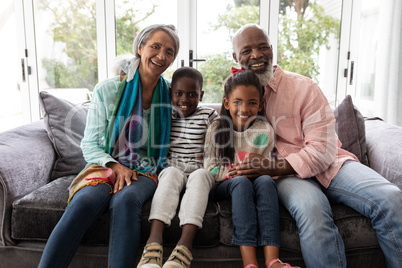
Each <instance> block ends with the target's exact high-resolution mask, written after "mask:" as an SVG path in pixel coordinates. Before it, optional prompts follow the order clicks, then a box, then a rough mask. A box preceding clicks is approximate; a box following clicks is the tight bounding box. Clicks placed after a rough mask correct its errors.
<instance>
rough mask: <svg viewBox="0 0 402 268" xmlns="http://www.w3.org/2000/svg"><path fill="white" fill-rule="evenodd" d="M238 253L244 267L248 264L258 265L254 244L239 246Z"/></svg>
mask: <svg viewBox="0 0 402 268" xmlns="http://www.w3.org/2000/svg"><path fill="white" fill-rule="evenodd" d="M240 254H241V258H242V260H243V266H244V267H246V266H247V265H249V264H254V265H255V266H257V267H258V261H257V252H256V248H255V247H254V246H240Z"/></svg>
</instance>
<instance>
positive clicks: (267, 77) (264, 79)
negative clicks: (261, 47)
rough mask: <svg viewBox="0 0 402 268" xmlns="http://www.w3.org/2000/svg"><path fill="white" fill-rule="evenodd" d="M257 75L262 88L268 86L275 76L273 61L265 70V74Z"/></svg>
mask: <svg viewBox="0 0 402 268" xmlns="http://www.w3.org/2000/svg"><path fill="white" fill-rule="evenodd" d="M255 74H256V75H257V77H258V79H259V80H260V84H261V85H262V86H264V87H265V86H266V85H268V83H269V81H271V79H272V76H274V72H273V64H272V61H269V62H268V65H267V69H266V70H265V72H263V73H261V74H258V73H255Z"/></svg>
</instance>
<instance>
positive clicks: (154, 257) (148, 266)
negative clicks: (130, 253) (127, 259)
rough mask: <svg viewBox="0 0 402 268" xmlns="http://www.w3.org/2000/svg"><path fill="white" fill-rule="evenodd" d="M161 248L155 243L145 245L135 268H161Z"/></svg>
mask: <svg viewBox="0 0 402 268" xmlns="http://www.w3.org/2000/svg"><path fill="white" fill-rule="evenodd" d="M162 258H163V247H162V246H161V245H160V244H159V243H156V242H152V243H149V244H147V245H146V246H145V247H144V251H143V253H142V256H141V260H140V262H139V263H138V265H137V268H161V267H162V261H163V260H162Z"/></svg>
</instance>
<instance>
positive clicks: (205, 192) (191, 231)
mask: <svg viewBox="0 0 402 268" xmlns="http://www.w3.org/2000/svg"><path fill="white" fill-rule="evenodd" d="M213 185H214V178H213V176H212V175H211V174H210V172H208V171H207V170H205V169H198V170H196V171H194V172H192V173H191V174H190V175H189V176H188V181H187V184H186V191H185V192H184V195H183V198H182V200H181V205H180V211H179V218H180V226H182V228H183V229H182V234H181V237H180V240H179V242H178V243H177V244H178V245H184V246H186V247H187V248H188V249H189V250H190V251H191V249H192V245H193V240H194V238H195V235H196V232H197V230H198V229H199V228H202V221H203V218H204V214H205V210H206V208H207V204H208V196H209V192H210V190H211V188H212V186H213Z"/></svg>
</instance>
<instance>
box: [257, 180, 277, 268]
mask: <svg viewBox="0 0 402 268" xmlns="http://www.w3.org/2000/svg"><path fill="white" fill-rule="evenodd" d="M254 192H255V195H256V207H257V218H258V227H259V236H258V237H259V239H258V245H259V246H264V258H265V265H266V267H268V265H269V264H270V263H271V261H273V260H275V259H278V258H279V245H280V242H279V231H280V230H279V201H278V191H277V188H276V183H275V181H274V180H273V179H272V178H271V177H270V176H267V175H265V176H261V177H259V178H257V179H256V180H255V181H254Z"/></svg>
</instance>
